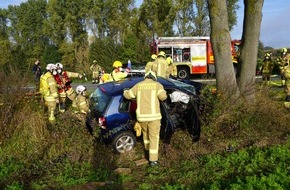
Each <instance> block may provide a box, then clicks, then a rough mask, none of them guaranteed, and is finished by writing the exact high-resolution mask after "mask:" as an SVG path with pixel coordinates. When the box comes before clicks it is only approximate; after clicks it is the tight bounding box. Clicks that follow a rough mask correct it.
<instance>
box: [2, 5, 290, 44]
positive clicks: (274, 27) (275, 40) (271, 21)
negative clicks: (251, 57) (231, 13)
mask: <svg viewBox="0 0 290 190" xmlns="http://www.w3.org/2000/svg"><path fill="white" fill-rule="evenodd" d="M25 1H26V0H1V3H0V8H7V7H8V5H19V4H20V3H21V2H25ZM142 2H143V0H136V5H137V6H139V5H140V4H141V3H142ZM239 5H240V9H239V10H238V24H237V25H236V26H235V27H234V29H233V31H232V32H231V36H232V39H240V38H241V36H242V28H243V26H242V25H243V16H244V5H243V0H239ZM289 13H290V0H264V6H263V19H262V25H261V36H260V40H261V42H262V43H263V44H264V46H271V47H274V48H283V47H290V19H289Z"/></svg>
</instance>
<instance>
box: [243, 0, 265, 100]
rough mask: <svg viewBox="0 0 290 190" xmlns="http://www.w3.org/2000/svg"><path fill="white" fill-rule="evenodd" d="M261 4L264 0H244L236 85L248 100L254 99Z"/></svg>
mask: <svg viewBox="0 0 290 190" xmlns="http://www.w3.org/2000/svg"><path fill="white" fill-rule="evenodd" d="M263 4H264V0H244V5H245V10H244V23H243V34H242V44H241V48H240V59H239V64H240V70H239V73H238V86H239V89H240V92H241V94H242V95H243V97H245V99H246V100H248V101H249V102H251V101H254V100H255V76H256V65H257V55H258V46H259V38H260V28H261V22H262V8H263Z"/></svg>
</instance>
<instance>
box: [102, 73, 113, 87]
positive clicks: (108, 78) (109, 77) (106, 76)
mask: <svg viewBox="0 0 290 190" xmlns="http://www.w3.org/2000/svg"><path fill="white" fill-rule="evenodd" d="M112 81H113V78H112V75H111V74H110V73H104V74H103V75H102V76H101V78H100V84H103V83H106V82H112Z"/></svg>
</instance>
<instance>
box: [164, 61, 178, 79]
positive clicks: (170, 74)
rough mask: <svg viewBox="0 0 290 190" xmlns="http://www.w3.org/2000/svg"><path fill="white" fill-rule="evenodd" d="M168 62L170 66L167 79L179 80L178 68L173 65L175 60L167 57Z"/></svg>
mask: <svg viewBox="0 0 290 190" xmlns="http://www.w3.org/2000/svg"><path fill="white" fill-rule="evenodd" d="M166 61H167V64H168V72H167V78H169V77H172V78H177V67H176V65H175V64H173V60H172V59H171V57H167V58H166Z"/></svg>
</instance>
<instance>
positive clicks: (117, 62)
mask: <svg viewBox="0 0 290 190" xmlns="http://www.w3.org/2000/svg"><path fill="white" fill-rule="evenodd" d="M113 67H114V68H118V67H123V64H122V63H121V61H115V62H114V63H113Z"/></svg>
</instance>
